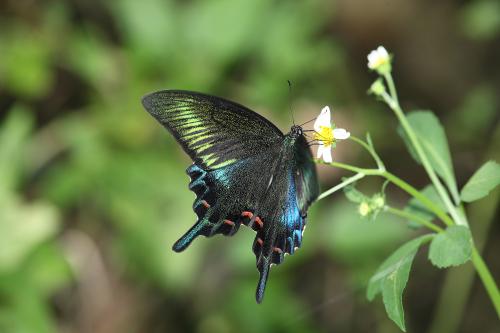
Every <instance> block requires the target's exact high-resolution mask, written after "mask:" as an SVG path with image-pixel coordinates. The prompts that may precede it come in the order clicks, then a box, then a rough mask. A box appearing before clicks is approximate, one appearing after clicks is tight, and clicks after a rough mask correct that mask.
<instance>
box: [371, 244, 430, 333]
mask: <svg viewBox="0 0 500 333" xmlns="http://www.w3.org/2000/svg"><path fill="white" fill-rule="evenodd" d="M433 237H434V235H424V236H421V237H418V238H415V239H413V240H411V241H409V242H407V243H406V244H404V245H403V246H401V247H400V248H398V249H397V250H396V251H395V252H394V253H393V254H392V255H391V256H390V257H389V258H387V259H386V260H385V261H384V262H383V263H382V265H380V267H379V268H378V269H377V271H376V272H375V274H374V275H373V276H372V277H371V279H370V281H369V282H368V289H367V293H366V297H367V298H368V300H370V301H371V300H373V299H374V298H375V296H376V295H377V294H379V293H382V299H383V301H384V306H385V311H386V312H387V315H388V316H389V318H391V320H392V321H394V322H395V323H396V324H397V325H398V326H399V328H400V329H401V330H402V331H405V330H406V328H405V323H404V311H403V299H402V297H403V290H404V288H405V286H406V283H407V282H408V276H409V274H410V269H411V265H412V262H413V258H415V255H416V254H417V251H418V248H419V247H420V245H422V244H423V243H425V242H427V241H429V240H431V239H432V238H433Z"/></svg>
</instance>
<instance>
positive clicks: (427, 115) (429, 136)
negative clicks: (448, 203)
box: [398, 111, 459, 201]
mask: <svg viewBox="0 0 500 333" xmlns="http://www.w3.org/2000/svg"><path fill="white" fill-rule="evenodd" d="M407 119H408V122H409V123H410V126H411V127H412V128H413V130H414V131H415V134H416V135H417V138H418V141H419V142H420V144H421V145H422V149H423V150H424V152H425V153H426V155H427V157H428V159H429V162H430V164H431V166H432V168H433V169H434V171H436V173H437V174H438V175H439V176H440V177H441V178H442V179H443V180H444V182H445V184H446V186H447V187H448V189H449V190H450V192H451V194H452V195H453V198H454V199H455V201H457V200H458V199H459V195H458V188H457V184H456V181H455V173H454V172H453V165H452V163H451V155H450V150H449V148H448V140H447V139H446V134H445V131H444V129H443V126H442V125H441V123H440V122H439V119H438V118H437V117H436V116H435V115H434V113H432V112H430V111H413V112H410V113H409V114H408V115H407ZM398 133H399V135H400V136H402V137H403V139H404V141H405V143H406V146H407V148H408V150H409V152H410V154H411V155H412V157H413V158H414V159H415V160H416V161H417V162H418V163H421V161H420V159H419V158H418V156H417V154H416V152H415V150H414V148H413V146H412V145H411V143H410V141H409V139H408V138H407V137H406V134H405V133H404V131H403V129H402V128H401V126H399V128H398Z"/></svg>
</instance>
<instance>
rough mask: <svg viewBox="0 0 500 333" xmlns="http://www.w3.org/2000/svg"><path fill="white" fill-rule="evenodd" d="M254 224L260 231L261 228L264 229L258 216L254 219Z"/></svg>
mask: <svg viewBox="0 0 500 333" xmlns="http://www.w3.org/2000/svg"><path fill="white" fill-rule="evenodd" d="M255 223H257V224H258V225H259V228H261V229H262V227H264V222H262V220H261V219H260V217H258V216H257V217H256V218H255Z"/></svg>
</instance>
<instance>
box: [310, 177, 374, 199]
mask: <svg viewBox="0 0 500 333" xmlns="http://www.w3.org/2000/svg"><path fill="white" fill-rule="evenodd" d="M364 176H365V175H364V174H362V173H357V174H355V175H354V176H352V177H349V178H347V179H346V180H344V181H343V182H342V183H340V184H337V185H335V186H334V187H332V188H331V189H329V190H327V191H325V192H323V193H321V194H320V196H319V197H318V200H321V199H323V198H326V197H327V196H329V195H330V194H333V193H335V192H337V191H338V190H340V189H342V188H344V187H346V186H347V185H349V184H351V183H354V182H355V181H357V180H358V179H361V178H363V177H364Z"/></svg>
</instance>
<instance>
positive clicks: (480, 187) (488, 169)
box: [460, 161, 500, 202]
mask: <svg viewBox="0 0 500 333" xmlns="http://www.w3.org/2000/svg"><path fill="white" fill-rule="evenodd" d="M498 184H500V164H498V163H497V162H495V161H488V162H486V163H485V164H483V166H482V167H481V168H479V170H477V171H476V172H475V173H474V175H472V177H471V178H470V179H469V181H468V182H467V184H465V186H464V187H463V188H462V191H461V192H460V197H461V198H462V200H463V201H465V202H472V201H475V200H478V199H481V198H483V197H485V196H487V195H488V193H490V191H491V190H493V189H494V188H495V187H497V186H498Z"/></svg>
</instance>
